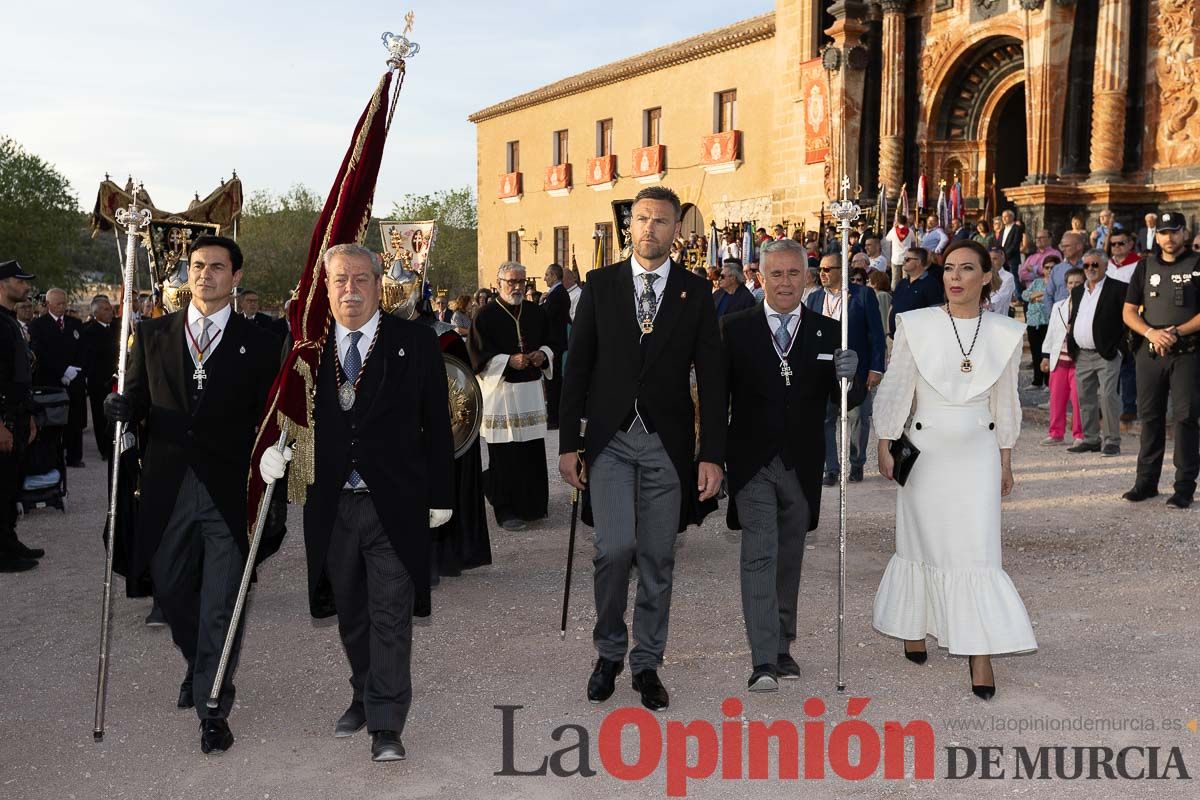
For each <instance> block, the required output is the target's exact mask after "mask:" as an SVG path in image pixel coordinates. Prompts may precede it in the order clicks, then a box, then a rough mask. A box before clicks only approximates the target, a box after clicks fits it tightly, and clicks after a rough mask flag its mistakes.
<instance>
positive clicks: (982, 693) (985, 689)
mask: <svg viewBox="0 0 1200 800" xmlns="http://www.w3.org/2000/svg"><path fill="white" fill-rule="evenodd" d="M973 658H975V656H967V675H968V676H969V677H970V678H971V691H972V692H974V693H975V696H976V697H978V698H979V699H980V700H991V699H992V698H993V697H994V696H995V694H996V686H995V682H996V675H995V673H994V672H993V673H992V685H991V686H981V685H979V684H976V683H975V671H974V670H972V669H971V659H973Z"/></svg>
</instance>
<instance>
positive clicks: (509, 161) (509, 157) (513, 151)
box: [504, 142, 521, 172]
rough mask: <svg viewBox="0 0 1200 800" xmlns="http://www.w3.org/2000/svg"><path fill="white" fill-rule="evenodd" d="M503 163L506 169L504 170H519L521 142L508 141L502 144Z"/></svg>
mask: <svg viewBox="0 0 1200 800" xmlns="http://www.w3.org/2000/svg"><path fill="white" fill-rule="evenodd" d="M504 163H505V166H507V167H508V169H506V170H505V172H520V171H521V143H520V142H509V143H508V144H507V145H505V146H504Z"/></svg>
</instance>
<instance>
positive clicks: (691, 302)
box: [558, 186, 726, 711]
mask: <svg viewBox="0 0 1200 800" xmlns="http://www.w3.org/2000/svg"><path fill="white" fill-rule="evenodd" d="M679 221H680V203H679V198H678V197H677V196H676V195H675V193H674V192H672V191H671V190H670V189H667V188H665V187H661V186H653V187H647V188H645V189H643V190H642V191H640V192H638V194H637V197H636V198H635V200H634V204H633V209H632V221H631V225H630V234H631V238H632V241H633V254H632V255H631V256H630V258H629V259H627V260H625V261H621V262H619V263H616V264H612V265H610V266H607V267H602V268H600V269H596V270H593V271H592V272H591V273H589V275H588V282H587V286H586V287H584V290H583V295H582V296H581V297H580V300H579V307H578V308H577V309H576V312H575V320H574V323H573V329H572V332H571V344H570V348H569V350H568V355H567V363H568V364H570V369H569V370H567V374H566V376H565V378H564V381H563V392H562V400H561V404H560V407H559V421H560V424H561V428H560V438H559V442H560V445H559V447H560V453H561V455H560V456H559V460H558V470H559V472H560V473H561V474H562V476H563V479H564V480H566V481H567V483H569V484H570V485H571V486H574V487H575V488H576V489H579V490H582V489H583V488H584V486H585V481H584V476H582V475H581V460H580V458H579V455H578V453H577V452H576V443H577V442H578V441H579V420H580V418H581V417H587V419H588V429H587V434H586V436H585V437H584V439H585V444H586V451H587V462H586V463H587V470H588V471H587V476H586V485H587V487H588V489H589V492H590V495H591V508H592V515H593V518H594V521H595V528H596V533H595V545H596V555H595V557H594V559H593V565H594V567H595V573H594V574H595V577H594V581H595V597H596V627H595V629H594V630H593V633H592V639H593V642H594V643H595V645H596V650H597V651H598V655H599V658H598V659H597V660H596V665H595V667H594V669H593V671H592V674H591V677H590V678H589V680H588V685H587V696H588V700H590V701H591V702H593V703H601V702H604V701H605V700H607V699H608V698H609V697H611V696H612V693H613V690H614V687H615V682H616V677H617V675H619V674H620V673H621V671H622V670H623V669H624V666H625V656H626V652H627V651H628V650H629V629H628V627H626V624H625V606H626V602H627V596H628V587H629V572H630V569H631V568H632V566H633V563H634V559H636V560H637V565H638V588H637V606H636V609H635V611H634V614H633V636H634V639H636V640H637V645H636V646H635V647H634V648H633V650H632V651H631V652H629V666H630V669H631V671H632V672H633V689H634V691H636V692H638V693H640V695H641V700H642V705H644V706H646V707H647V708H649V709H651V710H652V711H662V710H664V709H666V708H667V706H668V705H669V703H670V698H669V695H668V694H667V689H666V687H664V686H663V684H662V681H661V680H660V679H659V677H658V667H659V666H660V665H661V664H662V660H663V651H664V650H665V649H666V645H667V620H668V616H669V614H670V610H671V588H672V580H673V570H674V567H675V554H674V546H675V537H676V535H677V534H678V532H679V531H681V530H683V529H684V528H685V527H687V525H689V524H692V523H698V522H700V521H701V520H702V519H703V518H704V514H705V513H706V512H707V511H709V510H712V509H713V508H715V506H716V501H715V499H714V498H715V497H716V494H717V492H718V491H719V490H720V488H721V478H722V473H721V467H720V464H721V463H722V462H723V461H724V460H725V423H726V396H725V371H724V368H723V366H722V363H721V341H720V333H719V332H718V331H717V316H716V309H715V308H714V307H713V303H712V291H711V288H710V287H709V285H708V282H707V281H706V280H704V279H703V278H700V277H698V276H696V275H693V274H692V273H691V272H689V271H688V270H687V269H686V268H684V267H682V266H680V265H678V264H675V263H672V261H671V260H670V258H669V254H670V252H671V245H672V243H673V242H674V240H675V238H676V237H678V236H679ZM693 366H694V367H695V370H696V382H697V387H698V392H699V399H700V447H699V451H697V450H696V429H695V408H694V405H693V403H692V395H691V370H692V367H693ZM697 462H698V463H697ZM585 521H586V520H585Z"/></svg>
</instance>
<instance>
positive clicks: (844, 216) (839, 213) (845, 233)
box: [829, 175, 862, 692]
mask: <svg viewBox="0 0 1200 800" xmlns="http://www.w3.org/2000/svg"><path fill="white" fill-rule="evenodd" d="M829 208H830V213H831V214H832V215H833V218H834V219H836V220H838V221H839V222H840V223H841V229H842V236H841V238H842V289H841V291H842V297H844V298H845V297H849V296H850V270H849V266H850V225H851V223H853V222H854V221H855V220H857V219H858V218H859V216H860V215H861V213H862V209H860V208H859V206H858V204H857V203H855V202H854V201H853V200H851V199H850V178H849V176H846V175H843V176H842V199H841V201H840V202H835V203H833V204H832V205H830V207H829ZM843 302H844V301H843ZM849 347H850V313H849V309H846V310H845V311H844V312H843V313H842V350H847V349H849ZM840 381H841V390H842V391H841V395H842V397H841V417H840V419H839V421H838V426H839V428H840V430H841V439H840V441H839V443H838V448H839V450H840V458H839V461H840V462H841V464H842V465H843V468H842V469H841V470H840V474H839V480H838V485H839V491H838V612H837V617H838V626H837V690H838V691H839V692H844V691H846V680H845V677H844V675H843V672H842V667H843V657H844V650H845V646H844V639H845V623H846V481H847V478H848V474H847V470H846V465H848V464H849V463H850V406H849V395H850V379H849V378H845V377H843V378H841V379H840Z"/></svg>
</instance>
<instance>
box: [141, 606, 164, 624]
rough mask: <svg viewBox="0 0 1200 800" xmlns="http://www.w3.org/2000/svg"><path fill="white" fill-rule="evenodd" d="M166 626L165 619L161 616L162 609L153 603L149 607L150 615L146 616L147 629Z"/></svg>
mask: <svg viewBox="0 0 1200 800" xmlns="http://www.w3.org/2000/svg"><path fill="white" fill-rule="evenodd" d="M166 624H167V617H166V615H164V614H163V610H162V608H161V607H160V606H159V605H158V603H155V604H154V605H152V606H151V607H150V613H149V614H147V615H146V627H147V628H162V627H165V626H166Z"/></svg>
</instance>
